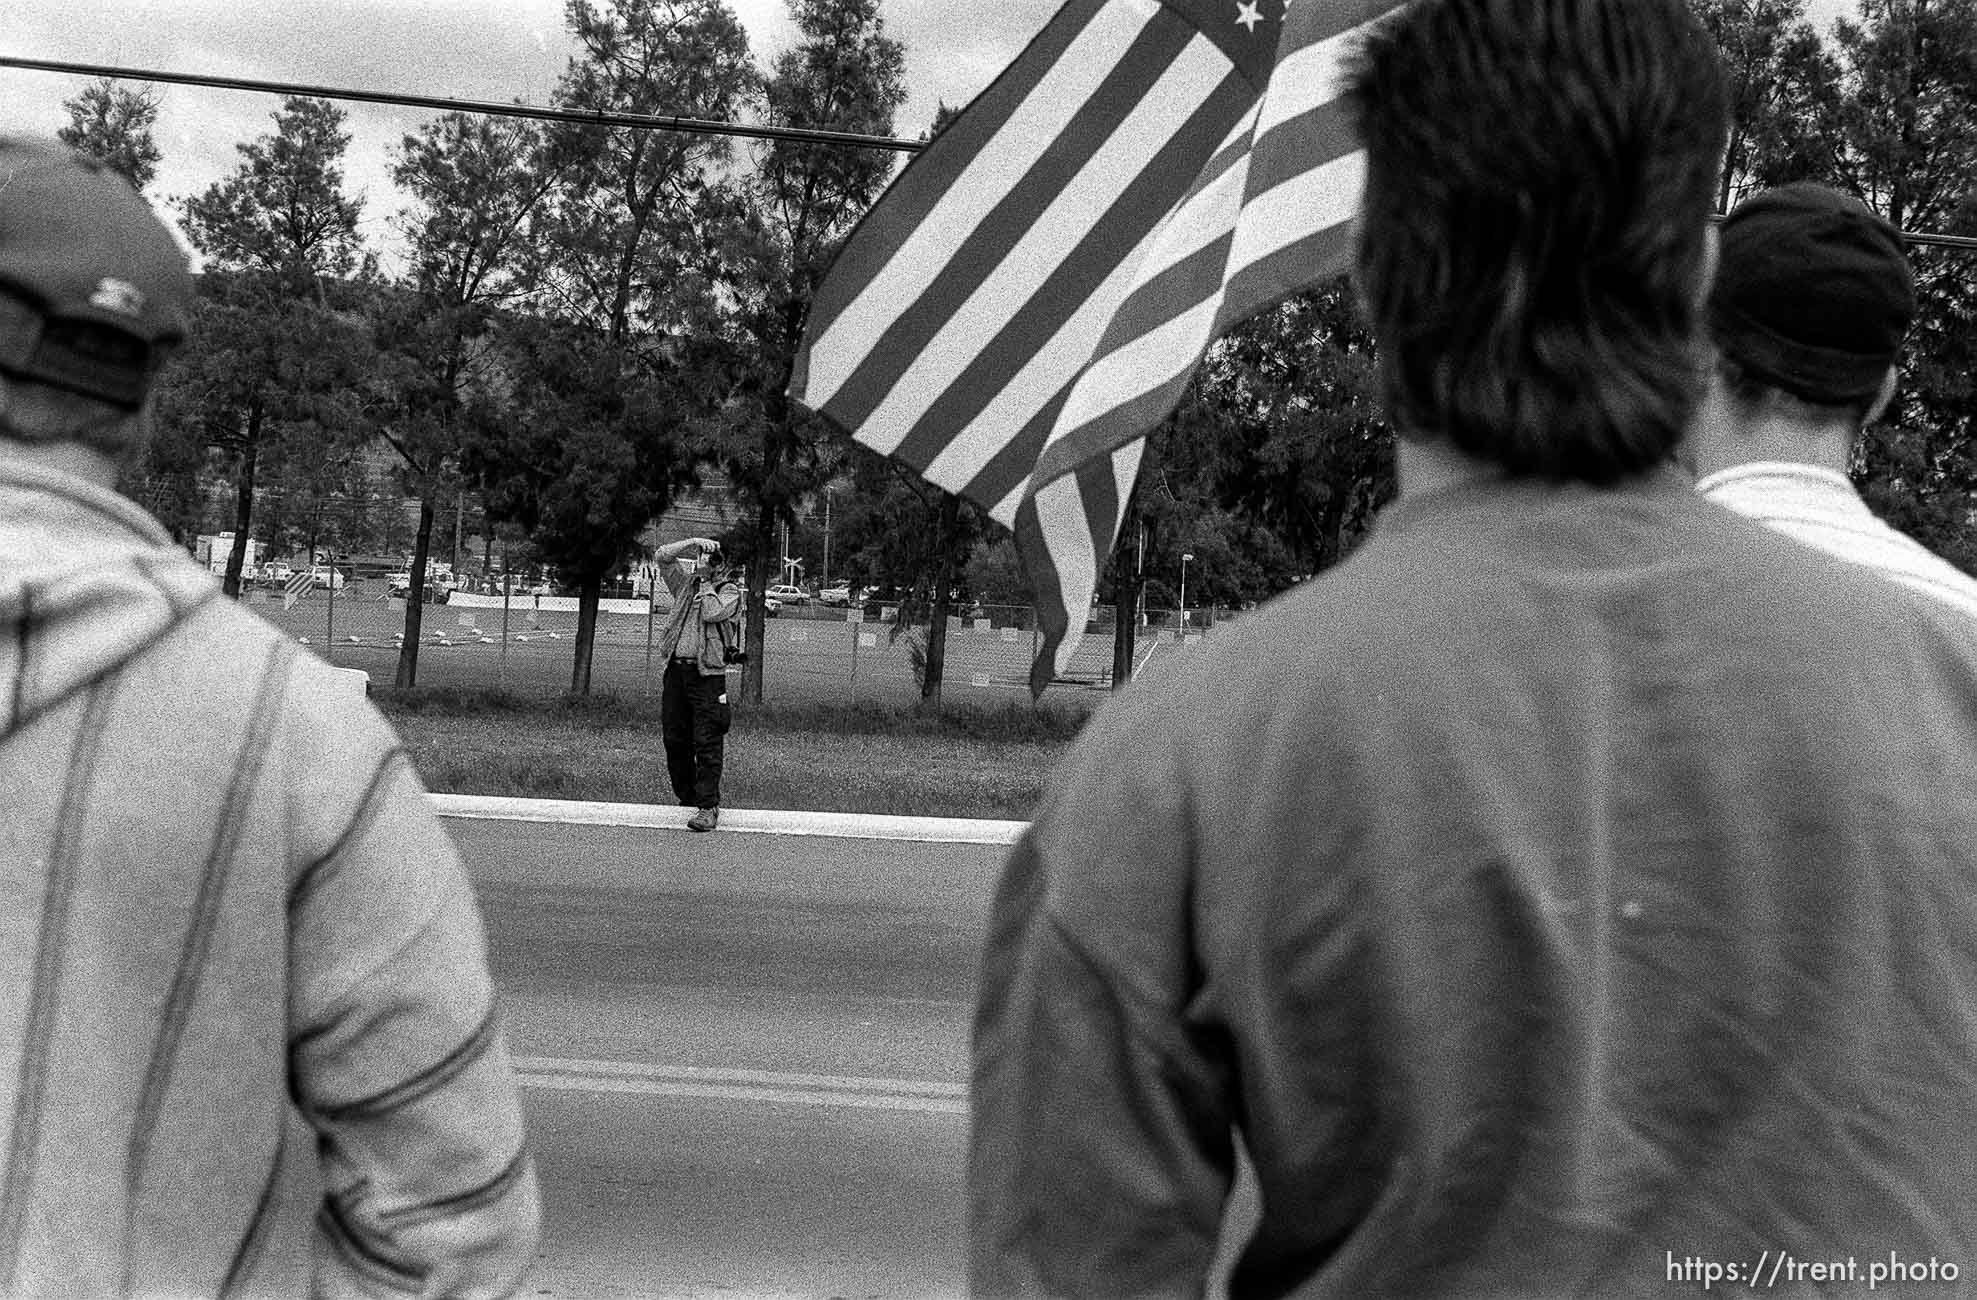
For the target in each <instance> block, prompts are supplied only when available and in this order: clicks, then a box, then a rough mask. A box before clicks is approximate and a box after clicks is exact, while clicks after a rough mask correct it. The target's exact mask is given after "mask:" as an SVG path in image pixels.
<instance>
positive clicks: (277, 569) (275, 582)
mask: <svg viewBox="0 0 1977 1300" xmlns="http://www.w3.org/2000/svg"><path fill="white" fill-rule="evenodd" d="M294 576H295V570H293V569H291V568H289V567H288V566H287V565H286V564H283V563H281V562H280V561H278V560H270V561H268V562H267V563H266V564H264V565H262V566H261V575H260V579H261V582H262V583H263V584H264V585H266V586H269V587H285V586H287V585H288V580H289V579H290V578H292V577H294Z"/></svg>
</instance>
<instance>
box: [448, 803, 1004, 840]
mask: <svg viewBox="0 0 1977 1300" xmlns="http://www.w3.org/2000/svg"><path fill="white" fill-rule="evenodd" d="M431 799H432V801H433V807H434V810H435V811H436V812H438V813H439V815H440V816H441V817H461V818H481V819H493V820H501V821H525V822H552V823H556V824H559V825H565V826H628V827H633V828H635V829H657V830H684V829H686V822H687V818H689V817H691V816H693V809H691V808H674V807H669V806H665V805H660V804H642V803H587V802H580V801H575V800H569V799H506V798H495V797H492V796H488V795H473V794H436V795H432V796H431ZM1028 825H1029V823H1027V822H1019V821H994V820H990V819H987V818H967V817H886V816H879V815H877V814H866V813H823V812H776V811H770V810H764V809H755V808H723V809H722V810H721V827H720V830H718V831H716V832H715V834H717V835H718V834H723V833H726V832H732V831H740V832H743V833H751V834H757V835H828V836H835V837H838V838H842V839H860V840H917V841H921V842H924V843H933V844H1014V843H1015V842H1016V841H1017V840H1018V839H1020V838H1021V837H1022V834H1023V831H1024V830H1025V829H1027V828H1028Z"/></svg>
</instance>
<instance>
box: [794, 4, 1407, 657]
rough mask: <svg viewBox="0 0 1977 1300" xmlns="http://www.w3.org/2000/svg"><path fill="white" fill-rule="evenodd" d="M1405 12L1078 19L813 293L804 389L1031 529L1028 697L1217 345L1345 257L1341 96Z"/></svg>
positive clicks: (972, 113)
mask: <svg viewBox="0 0 1977 1300" xmlns="http://www.w3.org/2000/svg"><path fill="white" fill-rule="evenodd" d="M1397 7H1398V6H1397V4H1396V3H1395V0H1296V2H1295V3H1289V2H1286V3H1282V4H1276V3H1270V0H1256V3H1254V4H1252V3H1248V2H1246V3H1243V4H1241V5H1237V6H1235V10H1236V11H1235V12H1234V13H1231V12H1228V10H1229V9H1230V0H1072V3H1071V4H1068V5H1066V6H1065V8H1064V9H1062V10H1060V12H1059V15H1058V17H1057V18H1055V19H1053V20H1052V23H1051V24H1050V25H1049V26H1048V27H1046V29H1045V33H1044V34H1043V35H1042V36H1040V37H1039V38H1038V40H1037V41H1035V42H1033V43H1032V44H1031V46H1030V48H1029V49H1028V50H1026V51H1025V54H1024V55H1023V57H1022V58H1021V59H1019V60H1018V63H1017V65H1016V66H1015V67H1012V69H1011V70H1010V71H1009V72H1006V73H1005V74H1004V75H1003V77H1001V78H998V79H997V82H996V84H995V85H994V86H992V87H991V90H990V92H989V93H987V94H985V95H984V96H983V97H982V98H981V99H979V100H977V101H976V103H975V104H974V105H971V106H970V108H969V110H968V112H967V113H965V114H964V115H963V116H962V118H961V119H960V121H958V122H957V123H955V124H954V126H953V127H952V128H950V130H949V131H948V132H947V133H946V134H944V135H943V136H942V138H941V140H940V141H937V142H936V143H935V144H934V146H933V147H931V148H929V149H928V150H927V151H926V152H925V153H923V154H922V155H921V157H920V158H919V159H917V160H915V162H914V164H913V165H911V166H909V167H908V168H907V169H906V171H905V174H904V175H903V176H902V177H901V180H900V181H899V182H898V183H896V184H895V186H894V187H893V192H892V193H890V194H888V195H887V197H886V199H885V200H884V201H883V202H881V204H880V205H879V215H877V216H875V217H870V218H868V219H867V221H866V222H865V223H864V224H862V225H861V226H860V227H859V229H858V231H857V232H856V233H855V235H854V238H853V240H852V241H851V243H852V245H853V246H854V247H853V248H852V249H851V250H848V251H847V254H846V255H845V256H843V257H841V258H840V260H839V265H838V266H837V267H835V268H833V271H832V274H831V276H830V278H829V279H828V280H827V282H826V288H825V289H824V290H823V291H821V292H820V295H819V300H818V306H817V307H814V308H813V310H812V314H811V324H810V330H809V332H808V335H807V337H806V344H805V348H804V350H803V357H804V360H803V361H802V363H801V364H800V365H799V370H798V376H799V378H798V380H797V381H796V382H795V383H793V384H792V387H791V393H792V395H793V396H795V397H797V398H798V399H799V400H802V401H804V402H805V404H806V405H809V406H811V407H812V408H813V409H817V410H821V411H823V412H824V413H825V414H826V415H828V416H830V417H831V418H832V419H834V420H835V421H837V422H838V423H839V424H841V425H843V426H844V427H846V428H848V429H850V430H851V431H852V433H853V435H854V436H855V437H856V438H857V440H858V441H860V442H862V443H864V444H866V445H868V446H871V447H873V448H875V449H877V450H879V451H881V452H886V453H891V454H894V455H896V456H898V457H899V458H900V459H901V460H903V461H905V462H906V463H908V464H910V465H912V466H914V467H915V468H918V469H920V470H921V471H922V473H923V474H924V475H925V476H926V477H927V478H929V479H931V480H932V481H933V482H935V483H937V484H939V485H940V486H942V487H944V488H947V489H948V490H950V491H960V492H962V493H964V494H965V495H967V496H969V497H970V498H972V499H973V500H975V501H977V502H978V503H981V504H983V505H985V506H987V507H988V508H989V509H990V510H991V512H992V513H993V514H994V516H995V517H996V518H998V519H1001V520H1003V521H1004V522H1008V523H1011V524H1012V525H1013V526H1014V528H1015V530H1016V539H1017V548H1018V551H1019V554H1020V555H1021V556H1022V559H1023V562H1024V568H1025V570H1026V571H1027V573H1028V574H1029V576H1030V580H1031V582H1032V585H1033V588H1034V590H1035V594H1036V598H1037V601H1038V605H1039V608H1040V611H1041V628H1042V631H1043V646H1042V652H1041V653H1040V654H1039V655H1038V657H1037V659H1036V661H1035V662H1034V663H1033V664H1032V666H1031V686H1032V689H1033V690H1034V691H1039V692H1040V691H1041V690H1042V689H1043V688H1044V687H1046V686H1047V685H1049V683H1050V682H1051V681H1052V680H1053V679H1054V678H1055V677H1056V676H1057V675H1058V674H1059V673H1061V672H1063V671H1065V669H1066V666H1067V664H1069V662H1070V660H1071V657H1072V655H1073V654H1074V653H1075V651H1076V649H1077V646H1078V643H1079V641H1080V639H1081V638H1082V637H1083V635H1084V630H1085V627H1086V612H1087V609H1088V607H1089V604H1090V601H1091V597H1092V594H1093V592H1094V591H1095V590H1096V587H1097V581H1098V577H1099V575H1100V573H1101V572H1102V571H1103V566H1104V564H1105V560H1106V557H1107V556H1108V555H1109V553H1110V550H1111V547H1112V543H1113V540H1114V539H1115V538H1116V536H1117V534H1118V530H1119V528H1120V526H1121V523H1122V516H1123V510H1124V505H1125V503H1126V502H1127V501H1128V500H1130V498H1131V493H1132V489H1133V484H1134V482H1135V480H1136V477H1137V475H1138V473H1139V469H1140V465H1141V463H1142V461H1143V458H1144V456H1145V453H1146V447H1147V443H1146V434H1147V431H1148V430H1149V429H1151V428H1153V427H1154V426H1155V425H1157V424H1158V423H1159V422H1160V421H1161V420H1162V419H1163V418H1165V417H1166V416H1167V415H1168V414H1169V412H1171V411H1172V409H1173V408H1174V405H1175V404H1176V402H1177V401H1178V400H1179V399H1180V397H1181V396H1182V395H1183V394H1184V392H1185V390H1186V387H1187V384H1188V382H1189V379H1190V377H1191V375H1192V374H1193V372H1194V369H1195V367H1196V366H1197V365H1198V364H1199V363H1200V359H1201V357H1202V355H1203V353H1204V352H1205V351H1206V350H1207V348H1208V346H1209V344H1210V343H1211V341H1212V340H1213V339H1214V338H1215V337H1216V335H1217V334H1219V333H1220V332H1221V331H1223V330H1224V329H1226V328H1228V327H1229V326H1231V325H1234V324H1236V323H1238V322H1239V321H1241V320H1243V319H1245V318H1247V317H1248V316H1250V315H1251V314H1253V313H1254V312H1255V311H1257V310H1258V309H1259V308H1262V307H1264V306H1266V305H1267V304H1269V303H1272V302H1275V301H1277V300H1279V299H1281V298H1282V297H1283V296H1284V295H1285V294H1287V293H1290V292H1293V291H1295V290H1296V289H1298V288H1301V287H1303V286H1306V285H1309V284H1312V283H1314V282H1316V281H1317V280H1319V279H1321V278H1323V277H1324V276H1326V275H1329V274H1331V273H1333V272H1334V271H1336V270H1337V269H1338V268H1340V267H1342V266H1343V265H1345V263H1346V261H1347V260H1348V255H1349V252H1350V249H1351V244H1352V237H1353V225H1352V223H1353V220H1354V218H1355V216H1356V215H1357V208H1358V196H1359V192H1360V189H1361V186H1362V184H1363V180H1364V165H1363V157H1362V155H1361V154H1360V153H1359V152H1358V149H1357V145H1356V142H1355V141H1354V139H1353V134H1354V133H1353V131H1352V122H1351V110H1350V107H1349V106H1348V105H1347V104H1346V103H1345V102H1343V100H1342V99H1341V95H1342V92H1343V89H1344V85H1345V82H1346V78H1347V76H1348V74H1349V69H1350V66H1351V63H1352V61H1353V60H1354V59H1355V58H1356V57H1357V49H1358V46H1359V42H1360V40H1361V39H1362V37H1363V33H1364V31H1365V29H1366V27H1367V26H1368V24H1369V21H1371V20H1375V19H1378V18H1381V17H1384V15H1386V14H1388V13H1390V12H1392V11H1393V10H1394V9H1395V8H1397ZM1264 8H1267V9H1269V10H1270V11H1272V13H1271V15H1269V16H1265V15H1264V14H1262V13H1260V12H1258V11H1259V10H1260V9H1264ZM1279 18H1281V25H1280V23H1279V21H1278V20H1279ZM1170 31H1171V32H1173V33H1183V32H1184V33H1186V38H1185V40H1184V41H1183V40H1181V38H1180V37H1178V36H1176V35H1168V34H1167V33H1169V32H1170ZM1266 66H1268V68H1269V78H1268V80H1267V82H1265V81H1263V80H1262V74H1263V71H1264V69H1265V68H1266ZM810 381H815V382H814V391H806V390H807V388H808V387H811V386H812V385H811V384H810Z"/></svg>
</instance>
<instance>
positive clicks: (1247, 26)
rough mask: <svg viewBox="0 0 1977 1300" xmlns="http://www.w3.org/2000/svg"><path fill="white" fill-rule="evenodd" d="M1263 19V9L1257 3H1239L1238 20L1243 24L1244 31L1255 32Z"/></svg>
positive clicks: (1237, 9) (1237, 7) (1237, 8)
mask: <svg viewBox="0 0 1977 1300" xmlns="http://www.w3.org/2000/svg"><path fill="white" fill-rule="evenodd" d="M1262 21H1263V11H1262V10H1261V9H1258V8H1257V7H1256V6H1255V5H1253V4H1239V5H1237V6H1236V22H1237V23H1239V24H1241V26H1242V29H1243V30H1244V31H1246V32H1254V31H1255V30H1256V24H1258V23H1260V22H1262Z"/></svg>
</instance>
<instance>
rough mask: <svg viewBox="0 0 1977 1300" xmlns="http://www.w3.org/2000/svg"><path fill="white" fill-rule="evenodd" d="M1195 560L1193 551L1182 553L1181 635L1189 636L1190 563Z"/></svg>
mask: <svg viewBox="0 0 1977 1300" xmlns="http://www.w3.org/2000/svg"><path fill="white" fill-rule="evenodd" d="M1193 558H1194V552H1193V551H1182V552H1181V635H1182V636H1186V635H1187V634H1188V561H1189V560H1192V559H1193Z"/></svg>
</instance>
